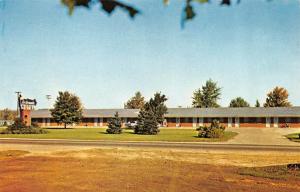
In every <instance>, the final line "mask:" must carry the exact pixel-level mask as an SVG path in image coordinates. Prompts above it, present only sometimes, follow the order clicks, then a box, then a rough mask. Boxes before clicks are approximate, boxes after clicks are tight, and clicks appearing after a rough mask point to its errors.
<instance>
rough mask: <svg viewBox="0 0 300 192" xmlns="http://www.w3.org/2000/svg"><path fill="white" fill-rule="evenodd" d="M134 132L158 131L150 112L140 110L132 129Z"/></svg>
mask: <svg viewBox="0 0 300 192" xmlns="http://www.w3.org/2000/svg"><path fill="white" fill-rule="evenodd" d="M134 133H135V134H142V135H156V134H158V133H159V124H158V122H157V120H156V117H155V115H154V114H153V113H152V112H148V111H141V112H140V114H139V119H138V122H137V126H136V127H135V129H134Z"/></svg>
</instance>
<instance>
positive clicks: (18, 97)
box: [15, 91, 22, 118]
mask: <svg viewBox="0 0 300 192" xmlns="http://www.w3.org/2000/svg"><path fill="white" fill-rule="evenodd" d="M15 93H16V94H17V117H18V118H20V113H19V112H20V95H21V93H22V92H21V91H16V92H15Z"/></svg>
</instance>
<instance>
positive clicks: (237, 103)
mask: <svg viewBox="0 0 300 192" xmlns="http://www.w3.org/2000/svg"><path fill="white" fill-rule="evenodd" d="M229 107H250V105H249V103H248V102H247V101H245V99H243V98H242V97H237V98H235V99H232V100H231V102H230V104H229Z"/></svg>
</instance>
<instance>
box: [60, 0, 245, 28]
mask: <svg viewBox="0 0 300 192" xmlns="http://www.w3.org/2000/svg"><path fill="white" fill-rule="evenodd" d="M240 1H241V0H235V2H236V3H237V4H238V3H240ZM61 2H62V4H63V5H65V6H66V7H68V9H69V14H70V15H71V14H72V13H73V11H74V8H76V7H85V8H87V9H89V8H90V7H91V6H94V5H97V4H100V7H101V9H102V10H103V11H105V12H106V13H107V14H109V15H110V14H112V13H113V12H114V10H115V9H116V8H120V9H121V10H124V11H125V12H127V13H128V15H129V16H130V18H134V17H135V16H136V15H138V14H140V13H141V11H140V10H139V9H137V8H135V7H134V6H132V5H128V4H126V3H124V2H121V1H119V0H61ZM169 2H170V0H163V3H164V5H168V4H169ZM210 2H211V1H210V0H185V1H183V3H184V4H185V5H184V8H183V10H182V17H181V26H182V27H184V24H185V22H186V21H190V20H192V19H194V18H195V17H196V15H197V14H196V12H195V10H194V6H193V5H194V3H199V4H206V3H210ZM216 2H218V3H219V2H220V5H227V6H230V5H231V4H232V2H234V1H233V0H220V1H216Z"/></svg>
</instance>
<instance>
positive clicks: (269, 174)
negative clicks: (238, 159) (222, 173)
mask: <svg viewBox="0 0 300 192" xmlns="http://www.w3.org/2000/svg"><path fill="white" fill-rule="evenodd" d="M238 173H239V174H240V175H248V176H252V177H262V178H268V179H281V180H287V179H291V178H296V179H300V164H299V163H295V164H287V165H275V166H266V167H243V168H239V170H238Z"/></svg>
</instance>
